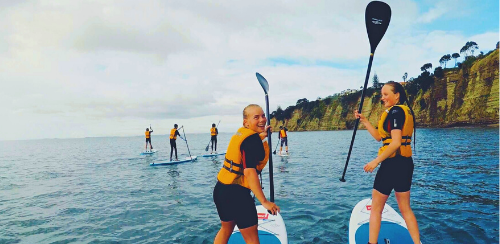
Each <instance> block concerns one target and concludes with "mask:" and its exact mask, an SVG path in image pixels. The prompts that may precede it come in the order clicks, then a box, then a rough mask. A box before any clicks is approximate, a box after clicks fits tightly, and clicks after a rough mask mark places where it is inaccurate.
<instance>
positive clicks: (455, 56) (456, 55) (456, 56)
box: [451, 53, 460, 67]
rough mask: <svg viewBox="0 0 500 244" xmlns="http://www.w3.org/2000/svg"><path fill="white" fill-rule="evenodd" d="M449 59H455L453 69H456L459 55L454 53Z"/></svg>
mask: <svg viewBox="0 0 500 244" xmlns="http://www.w3.org/2000/svg"><path fill="white" fill-rule="evenodd" d="M451 57H452V58H453V59H455V67H457V58H460V54H458V53H454V54H452V55H451Z"/></svg>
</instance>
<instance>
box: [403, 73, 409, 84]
mask: <svg viewBox="0 0 500 244" xmlns="http://www.w3.org/2000/svg"><path fill="white" fill-rule="evenodd" d="M406 78H408V73H407V72H405V74H404V75H403V82H406Z"/></svg>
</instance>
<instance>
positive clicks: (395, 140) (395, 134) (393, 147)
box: [363, 129, 402, 172]
mask: <svg viewBox="0 0 500 244" xmlns="http://www.w3.org/2000/svg"><path fill="white" fill-rule="evenodd" d="M401 137H402V136H401V130H400V129H393V130H391V138H392V141H391V143H389V145H388V146H387V148H386V149H385V150H384V151H383V152H382V154H380V155H378V156H377V157H376V158H375V159H374V160H372V161H371V162H369V163H368V164H366V165H365V167H363V169H364V170H365V171H366V172H373V170H374V169H375V168H376V167H377V166H378V165H379V164H380V163H382V161H384V160H386V159H387V158H388V157H389V156H391V154H393V153H394V152H396V151H397V150H398V149H399V147H400V146H401Z"/></svg>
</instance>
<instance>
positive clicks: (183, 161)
mask: <svg viewBox="0 0 500 244" xmlns="http://www.w3.org/2000/svg"><path fill="white" fill-rule="evenodd" d="M197 158H198V156H191V158H190V157H186V158H185V159H183V160H179V161H168V162H160V163H150V164H149V166H165V165H174V164H181V163H187V162H192V161H196V160H197Z"/></svg>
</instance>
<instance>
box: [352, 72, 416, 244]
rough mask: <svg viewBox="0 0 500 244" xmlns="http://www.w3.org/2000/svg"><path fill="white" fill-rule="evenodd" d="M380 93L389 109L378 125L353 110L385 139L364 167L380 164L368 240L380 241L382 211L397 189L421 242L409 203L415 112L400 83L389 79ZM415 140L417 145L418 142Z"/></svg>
mask: <svg viewBox="0 0 500 244" xmlns="http://www.w3.org/2000/svg"><path fill="white" fill-rule="evenodd" d="M381 93H382V99H381V100H382V102H383V104H384V107H385V108H386V110H385V111H384V112H383V113H382V117H381V118H380V121H379V123H378V129H376V128H375V127H373V126H372V125H371V124H370V122H369V121H368V120H367V119H366V118H365V117H364V116H363V115H361V114H359V113H358V111H354V116H355V117H356V118H359V119H360V122H361V123H363V125H364V126H365V127H366V129H367V130H368V132H370V134H371V135H372V136H373V138H375V140H377V141H381V140H382V143H383V145H382V147H381V148H380V149H379V151H378V156H377V158H375V159H374V160H372V161H371V162H369V163H367V164H366V165H365V166H364V167H363V169H364V171H365V172H373V170H374V169H375V168H376V167H377V166H378V165H379V164H381V166H380V169H379V170H378V172H377V175H376V176H375V182H374V183H373V191H372V209H371V213H370V237H369V243H377V239H378V234H379V232H380V224H381V219H382V211H383V210H384V205H385V202H386V201H387V198H389V195H390V194H391V191H392V189H394V191H395V192H396V199H397V201H398V206H399V210H400V211H401V215H402V216H403V219H404V220H405V222H406V225H407V227H408V231H409V232H410V235H411V238H412V239H413V242H414V243H418V244H420V234H419V231H418V224H417V219H416V218H415V215H414V214H413V211H412V210H411V207H410V188H411V181H412V177H413V159H412V157H411V156H412V149H411V136H412V134H413V132H414V130H415V127H414V125H415V117H414V113H413V110H412V109H411V108H410V107H408V106H406V105H403V104H404V103H405V102H406V103H407V104H408V101H407V98H406V92H405V90H404V88H403V86H402V85H401V84H399V83H397V82H394V81H390V82H388V83H386V84H385V85H384V86H383V87H382V91H381ZM413 144H414V145H413V146H415V143H413Z"/></svg>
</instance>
